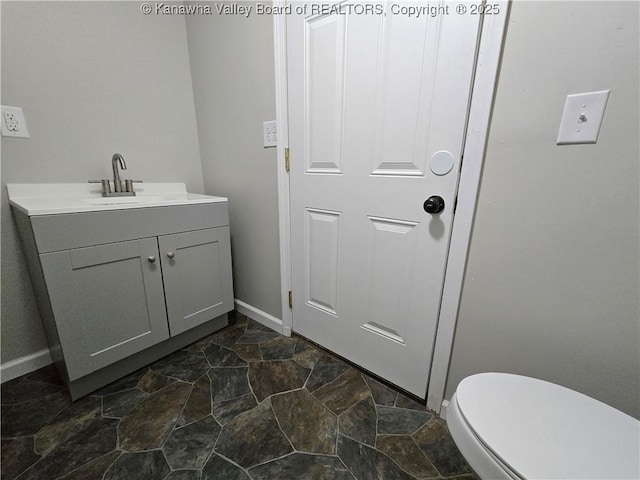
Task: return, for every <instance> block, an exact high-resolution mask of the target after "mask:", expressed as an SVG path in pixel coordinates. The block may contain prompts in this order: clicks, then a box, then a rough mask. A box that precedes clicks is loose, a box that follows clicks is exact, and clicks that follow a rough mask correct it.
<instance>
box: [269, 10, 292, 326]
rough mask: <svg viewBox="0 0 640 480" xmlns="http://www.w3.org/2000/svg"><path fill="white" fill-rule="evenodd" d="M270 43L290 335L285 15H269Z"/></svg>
mask: <svg viewBox="0 0 640 480" xmlns="http://www.w3.org/2000/svg"><path fill="white" fill-rule="evenodd" d="M273 4H274V7H276V9H277V7H284V5H285V0H274V2H273ZM273 44H274V55H275V71H276V72H275V73H276V83H275V85H276V123H277V125H278V146H277V147H276V157H277V162H276V163H277V169H278V219H279V220H278V223H279V233H280V294H281V298H280V300H281V305H282V333H283V334H284V335H287V336H289V335H291V327H292V324H293V316H292V314H293V312H292V310H291V309H290V308H289V290H291V215H290V213H289V172H287V170H286V168H285V148H286V147H288V146H289V114H288V102H287V90H288V87H287V17H286V15H274V16H273Z"/></svg>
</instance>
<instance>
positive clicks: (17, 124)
mask: <svg viewBox="0 0 640 480" xmlns="http://www.w3.org/2000/svg"><path fill="white" fill-rule="evenodd" d="M0 110H1V117H2V118H0V123H1V124H2V136H3V137H22V138H30V137H31V136H30V135H29V130H28V129H27V122H26V121H25V119H24V112H23V111H22V108H20V107H9V106H5V105H2V107H1V108H0Z"/></svg>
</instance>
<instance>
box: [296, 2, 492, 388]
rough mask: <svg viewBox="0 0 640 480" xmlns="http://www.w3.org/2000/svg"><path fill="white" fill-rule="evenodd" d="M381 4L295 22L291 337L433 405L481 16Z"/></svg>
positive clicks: (345, 7)
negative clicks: (430, 387)
mask: <svg viewBox="0 0 640 480" xmlns="http://www.w3.org/2000/svg"><path fill="white" fill-rule="evenodd" d="M293 5H294V7H295V6H297V9H298V10H302V7H300V5H302V4H299V3H294V4H293ZM325 5H326V4H325ZM372 5H373V4H372ZM377 5H378V4H377ZM379 5H380V6H377V7H375V9H376V10H375V11H373V12H369V13H365V12H363V11H362V10H359V9H358V8H357V7H356V5H352V4H349V3H342V4H336V5H334V6H333V7H331V8H330V9H325V10H324V11H322V10H320V7H313V6H312V5H307V7H304V8H306V14H303V15H290V16H289V17H288V20H287V65H288V89H289V90H288V101H289V148H290V158H291V171H290V175H291V176H290V198H291V207H290V208H291V250H292V260H291V261H292V286H293V329H294V331H295V332H297V333H299V334H300V335H303V336H305V337H307V338H309V339H311V340H312V341H314V342H316V343H318V344H320V345H322V346H324V347H326V348H327V349H329V350H332V351H334V352H336V353H337V354H339V355H341V356H343V357H345V358H347V359H348V360H351V361H352V362H354V363H356V364H358V365H360V366H362V367H363V368H364V369H366V370H369V371H371V372H373V373H374V374H377V375H379V376H381V377H383V378H385V379H387V380H388V381H390V382H392V383H394V384H396V385H398V386H399V387H401V388H403V389H405V390H407V391H409V392H411V393H413V394H415V395H418V396H420V397H423V398H424V397H425V395H426V389H427V380H428V378H429V371H430V363H431V356H432V351H433V345H434V340H435V333H436V327H437V319H438V311H439V306H440V298H441V293H442V285H443V277H444V269H445V264H446V257H447V252H448V248H449V237H450V231H451V223H452V220H453V211H454V203H455V197H456V188H457V183H458V175H459V170H460V161H461V158H460V156H461V152H462V147H463V139H464V133H465V125H466V118H467V109H468V104H469V100H470V89H471V84H472V77H473V71H474V61H475V53H476V43H477V38H478V30H479V18H478V16H474V15H470V14H458V13H456V11H455V10H454V7H455V5H454V4H448V3H442V4H438V5H437V8H438V11H437V12H434V10H433V9H434V8H436V7H431V6H430V5H434V4H433V3H427V2H424V3H419V2H412V3H410V4H409V3H406V2H397V3H395V4H393V2H390V3H385V4H384V5H383V4H379ZM447 5H448V6H447ZM409 6H412V7H416V8H421V7H424V9H423V10H422V12H423V13H422V15H420V16H419V17H416V16H415V15H414V16H409V13H410V12H411V11H413V12H414V13H415V12H417V11H418V10H411V11H410V10H408V9H407V7H409ZM403 8H404V9H403ZM378 9H382V10H383V11H380V10H378ZM294 12H295V9H294ZM425 13H427V14H425ZM433 13H435V14H433ZM430 197H440V198H441V199H442V200H443V201H444V210H443V211H441V212H439V213H427V212H426V211H425V208H424V203H425V200H427V199H428V198H430ZM435 200H437V199H434V201H432V202H431V203H432V205H433V203H434V202H435Z"/></svg>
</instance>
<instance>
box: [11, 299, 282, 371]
mask: <svg viewBox="0 0 640 480" xmlns="http://www.w3.org/2000/svg"><path fill="white" fill-rule="evenodd" d="M235 307H236V310H237V311H238V312H240V313H242V314H244V315H246V316H248V317H251V318H252V319H254V320H255V321H256V322H258V323H261V324H262V325H264V326H266V327H269V328H271V329H272V330H275V331H276V332H278V333H282V334H283V335H287V336H289V335H291V331H290V330H289V331H287V332H285V331H284V330H288V329H283V327H282V320H280V319H279V318H276V317H274V316H273V315H269V314H268V313H266V312H263V311H262V310H260V309H258V308H256V307H253V306H251V305H249V304H247V303H244V302H243V301H241V300H235ZM52 363H53V360H52V359H51V353H50V352H49V349H47V348H45V349H44V350H40V351H39V352H35V353H32V354H31V355H26V356H24V357H20V358H17V359H15V360H11V361H9V362H6V363H3V364H2V365H0V383H4V382H8V381H9V380H13V379H14V378H18V377H21V376H22V375H26V374H27V373H31V372H35V371H36V370H38V369H39V368H42V367H46V366H47V365H51V364H52Z"/></svg>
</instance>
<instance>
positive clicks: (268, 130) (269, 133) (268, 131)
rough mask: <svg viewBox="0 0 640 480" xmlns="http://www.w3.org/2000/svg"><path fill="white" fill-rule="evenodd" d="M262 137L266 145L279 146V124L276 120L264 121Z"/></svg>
mask: <svg viewBox="0 0 640 480" xmlns="http://www.w3.org/2000/svg"><path fill="white" fill-rule="evenodd" d="M262 137H263V145H264V146H265V147H277V146H278V126H277V124H276V121H275V120H272V121H270V122H263V123H262Z"/></svg>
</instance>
